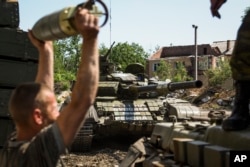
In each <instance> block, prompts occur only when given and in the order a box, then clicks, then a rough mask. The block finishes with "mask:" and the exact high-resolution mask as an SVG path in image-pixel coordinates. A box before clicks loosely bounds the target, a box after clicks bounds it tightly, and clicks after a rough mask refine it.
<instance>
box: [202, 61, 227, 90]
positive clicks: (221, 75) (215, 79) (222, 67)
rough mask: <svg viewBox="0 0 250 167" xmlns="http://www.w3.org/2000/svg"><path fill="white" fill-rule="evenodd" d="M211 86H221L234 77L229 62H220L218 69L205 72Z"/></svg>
mask: <svg viewBox="0 0 250 167" xmlns="http://www.w3.org/2000/svg"><path fill="white" fill-rule="evenodd" d="M205 75H206V76H207V78H208V82H209V85H210V86H216V85H221V84H222V83H223V82H224V81H225V80H226V79H228V78H230V77H231V76H232V72H231V68H230V65H229V60H228V59H225V60H224V61H222V60H220V61H219V65H218V67H216V68H215V69H209V70H207V71H206V72H205Z"/></svg>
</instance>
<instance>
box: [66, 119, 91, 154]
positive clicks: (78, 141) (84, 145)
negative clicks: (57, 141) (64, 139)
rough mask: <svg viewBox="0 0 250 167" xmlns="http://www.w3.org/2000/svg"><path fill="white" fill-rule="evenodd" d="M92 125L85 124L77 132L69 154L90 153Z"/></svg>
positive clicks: (89, 123)
mask: <svg viewBox="0 0 250 167" xmlns="http://www.w3.org/2000/svg"><path fill="white" fill-rule="evenodd" d="M93 136H94V133H93V123H91V122H85V124H84V125H83V126H82V127H81V129H80V130H79V132H78V134H77V136H76V137H75V140H74V142H73V143H72V145H71V149H70V151H71V152H87V151H90V149H91V145H92V139H93Z"/></svg>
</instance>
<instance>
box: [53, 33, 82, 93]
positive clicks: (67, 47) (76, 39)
mask: <svg viewBox="0 0 250 167" xmlns="http://www.w3.org/2000/svg"><path fill="white" fill-rule="evenodd" d="M80 39H81V38H80V36H79V35H78V36H72V37H70V38H66V39H62V40H57V41H54V52H55V82H56V83H61V84H62V85H63V87H65V89H67V88H68V87H69V86H70V81H72V80H74V79H75V76H76V71H77V68H78V64H79V61H80V55H81V47H80Z"/></svg>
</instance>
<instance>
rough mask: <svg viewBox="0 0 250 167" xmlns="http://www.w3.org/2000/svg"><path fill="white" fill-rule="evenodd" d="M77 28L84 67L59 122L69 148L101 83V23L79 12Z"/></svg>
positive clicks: (85, 13) (79, 71)
mask: <svg viewBox="0 0 250 167" xmlns="http://www.w3.org/2000/svg"><path fill="white" fill-rule="evenodd" d="M75 26H76V28H77V30H78V31H79V32H80V34H81V35H82V37H83V44H82V53H81V54H82V55H81V63H80V66H79V69H78V73H77V78H76V83H75V86H74V88H73V90H72V100H71V102H70V103H69V105H68V106H66V107H65V108H64V110H63V111H62V113H61V114H60V116H59V117H58V119H57V124H58V126H59V129H60V131H61V133H62V137H63V140H64V144H65V145H66V146H69V145H70V144H71V143H72V141H73V139H74V137H75V134H76V132H77V130H78V129H79V126H81V124H82V122H83V120H84V118H85V116H86V114H87V111H88V109H89V107H90V106H91V105H92V104H93V103H94V101H95V97H96V92H97V87H98V86H97V85H98V81H99V53H98V37H97V36H98V32H99V26H98V19H97V18H96V17H95V16H94V15H92V14H89V13H88V10H85V9H79V10H78V11H77V13H76V16H75Z"/></svg>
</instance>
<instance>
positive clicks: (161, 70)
mask: <svg viewBox="0 0 250 167" xmlns="http://www.w3.org/2000/svg"><path fill="white" fill-rule="evenodd" d="M172 73H173V68H172V66H171V64H170V63H169V62H166V61H164V60H160V63H159V66H158V67H157V69H156V71H155V72H154V75H155V76H157V77H158V79H159V80H166V79H171V78H172Z"/></svg>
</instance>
